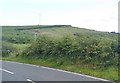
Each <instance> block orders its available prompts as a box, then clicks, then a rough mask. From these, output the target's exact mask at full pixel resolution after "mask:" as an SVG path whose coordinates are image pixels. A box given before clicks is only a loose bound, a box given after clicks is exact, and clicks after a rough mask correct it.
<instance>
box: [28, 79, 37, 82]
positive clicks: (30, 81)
mask: <svg viewBox="0 0 120 83" xmlns="http://www.w3.org/2000/svg"><path fill="white" fill-rule="evenodd" d="M26 80H27V81H29V82H32V83H35V82H34V81H32V80H31V79H26Z"/></svg>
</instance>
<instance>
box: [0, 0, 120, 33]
mask: <svg viewBox="0 0 120 83" xmlns="http://www.w3.org/2000/svg"><path fill="white" fill-rule="evenodd" d="M118 1H119V0H0V25H33V24H34V25H37V24H42V25H45V24H46V25H55V24H63V25H65V24H68V25H72V26H77V27H82V28H88V29H94V30H98V31H110V32H111V31H116V32H117V31H118Z"/></svg>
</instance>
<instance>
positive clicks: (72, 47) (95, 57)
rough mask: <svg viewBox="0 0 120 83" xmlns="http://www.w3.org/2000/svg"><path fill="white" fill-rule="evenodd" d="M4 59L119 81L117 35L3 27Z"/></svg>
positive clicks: (57, 27)
mask: <svg viewBox="0 0 120 83" xmlns="http://www.w3.org/2000/svg"><path fill="white" fill-rule="evenodd" d="M2 42H3V43H2V46H3V50H2V52H3V54H2V56H3V59H4V60H13V61H18V62H25V63H31V64H36V65H43V66H49V67H55V68H61V69H64V70H69V71H73V72H77V73H84V74H89V75H93V76H97V77H101V78H105V79H109V80H112V81H118V68H117V67H118V53H119V51H118V47H119V46H118V34H117V33H110V32H100V31H95V30H89V29H84V28H79V27H73V26H71V25H41V26H40V25H33V26H2Z"/></svg>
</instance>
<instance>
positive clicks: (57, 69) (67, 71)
mask: <svg viewBox="0 0 120 83" xmlns="http://www.w3.org/2000/svg"><path fill="white" fill-rule="evenodd" d="M4 62H10V63H16V64H24V65H28V66H34V67H41V68H45V69H50V70H54V71H61V72H66V73H70V74H74V75H79V76H83V77H88V78H93V79H97V80H101V81H110V80H106V79H102V78H98V77H93V76H89V75H84V74H79V73H74V72H70V71H65V70H61V69H55V68H50V67H44V66H37V65H32V64H26V63H19V62H12V61H4Z"/></svg>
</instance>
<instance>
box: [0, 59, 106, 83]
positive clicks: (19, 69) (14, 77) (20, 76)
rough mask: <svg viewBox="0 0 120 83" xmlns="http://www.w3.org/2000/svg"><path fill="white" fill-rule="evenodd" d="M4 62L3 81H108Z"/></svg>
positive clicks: (2, 68)
mask: <svg viewBox="0 0 120 83" xmlns="http://www.w3.org/2000/svg"><path fill="white" fill-rule="evenodd" d="M0 62H2V67H1V68H0V71H2V81H29V82H32V83H34V82H35V81H107V80H104V79H100V78H96V77H92V76H88V75H83V74H77V73H73V72H68V71H63V70H59V69H53V68H48V67H43V66H35V65H30V64H24V63H18V62H11V61H0Z"/></svg>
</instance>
